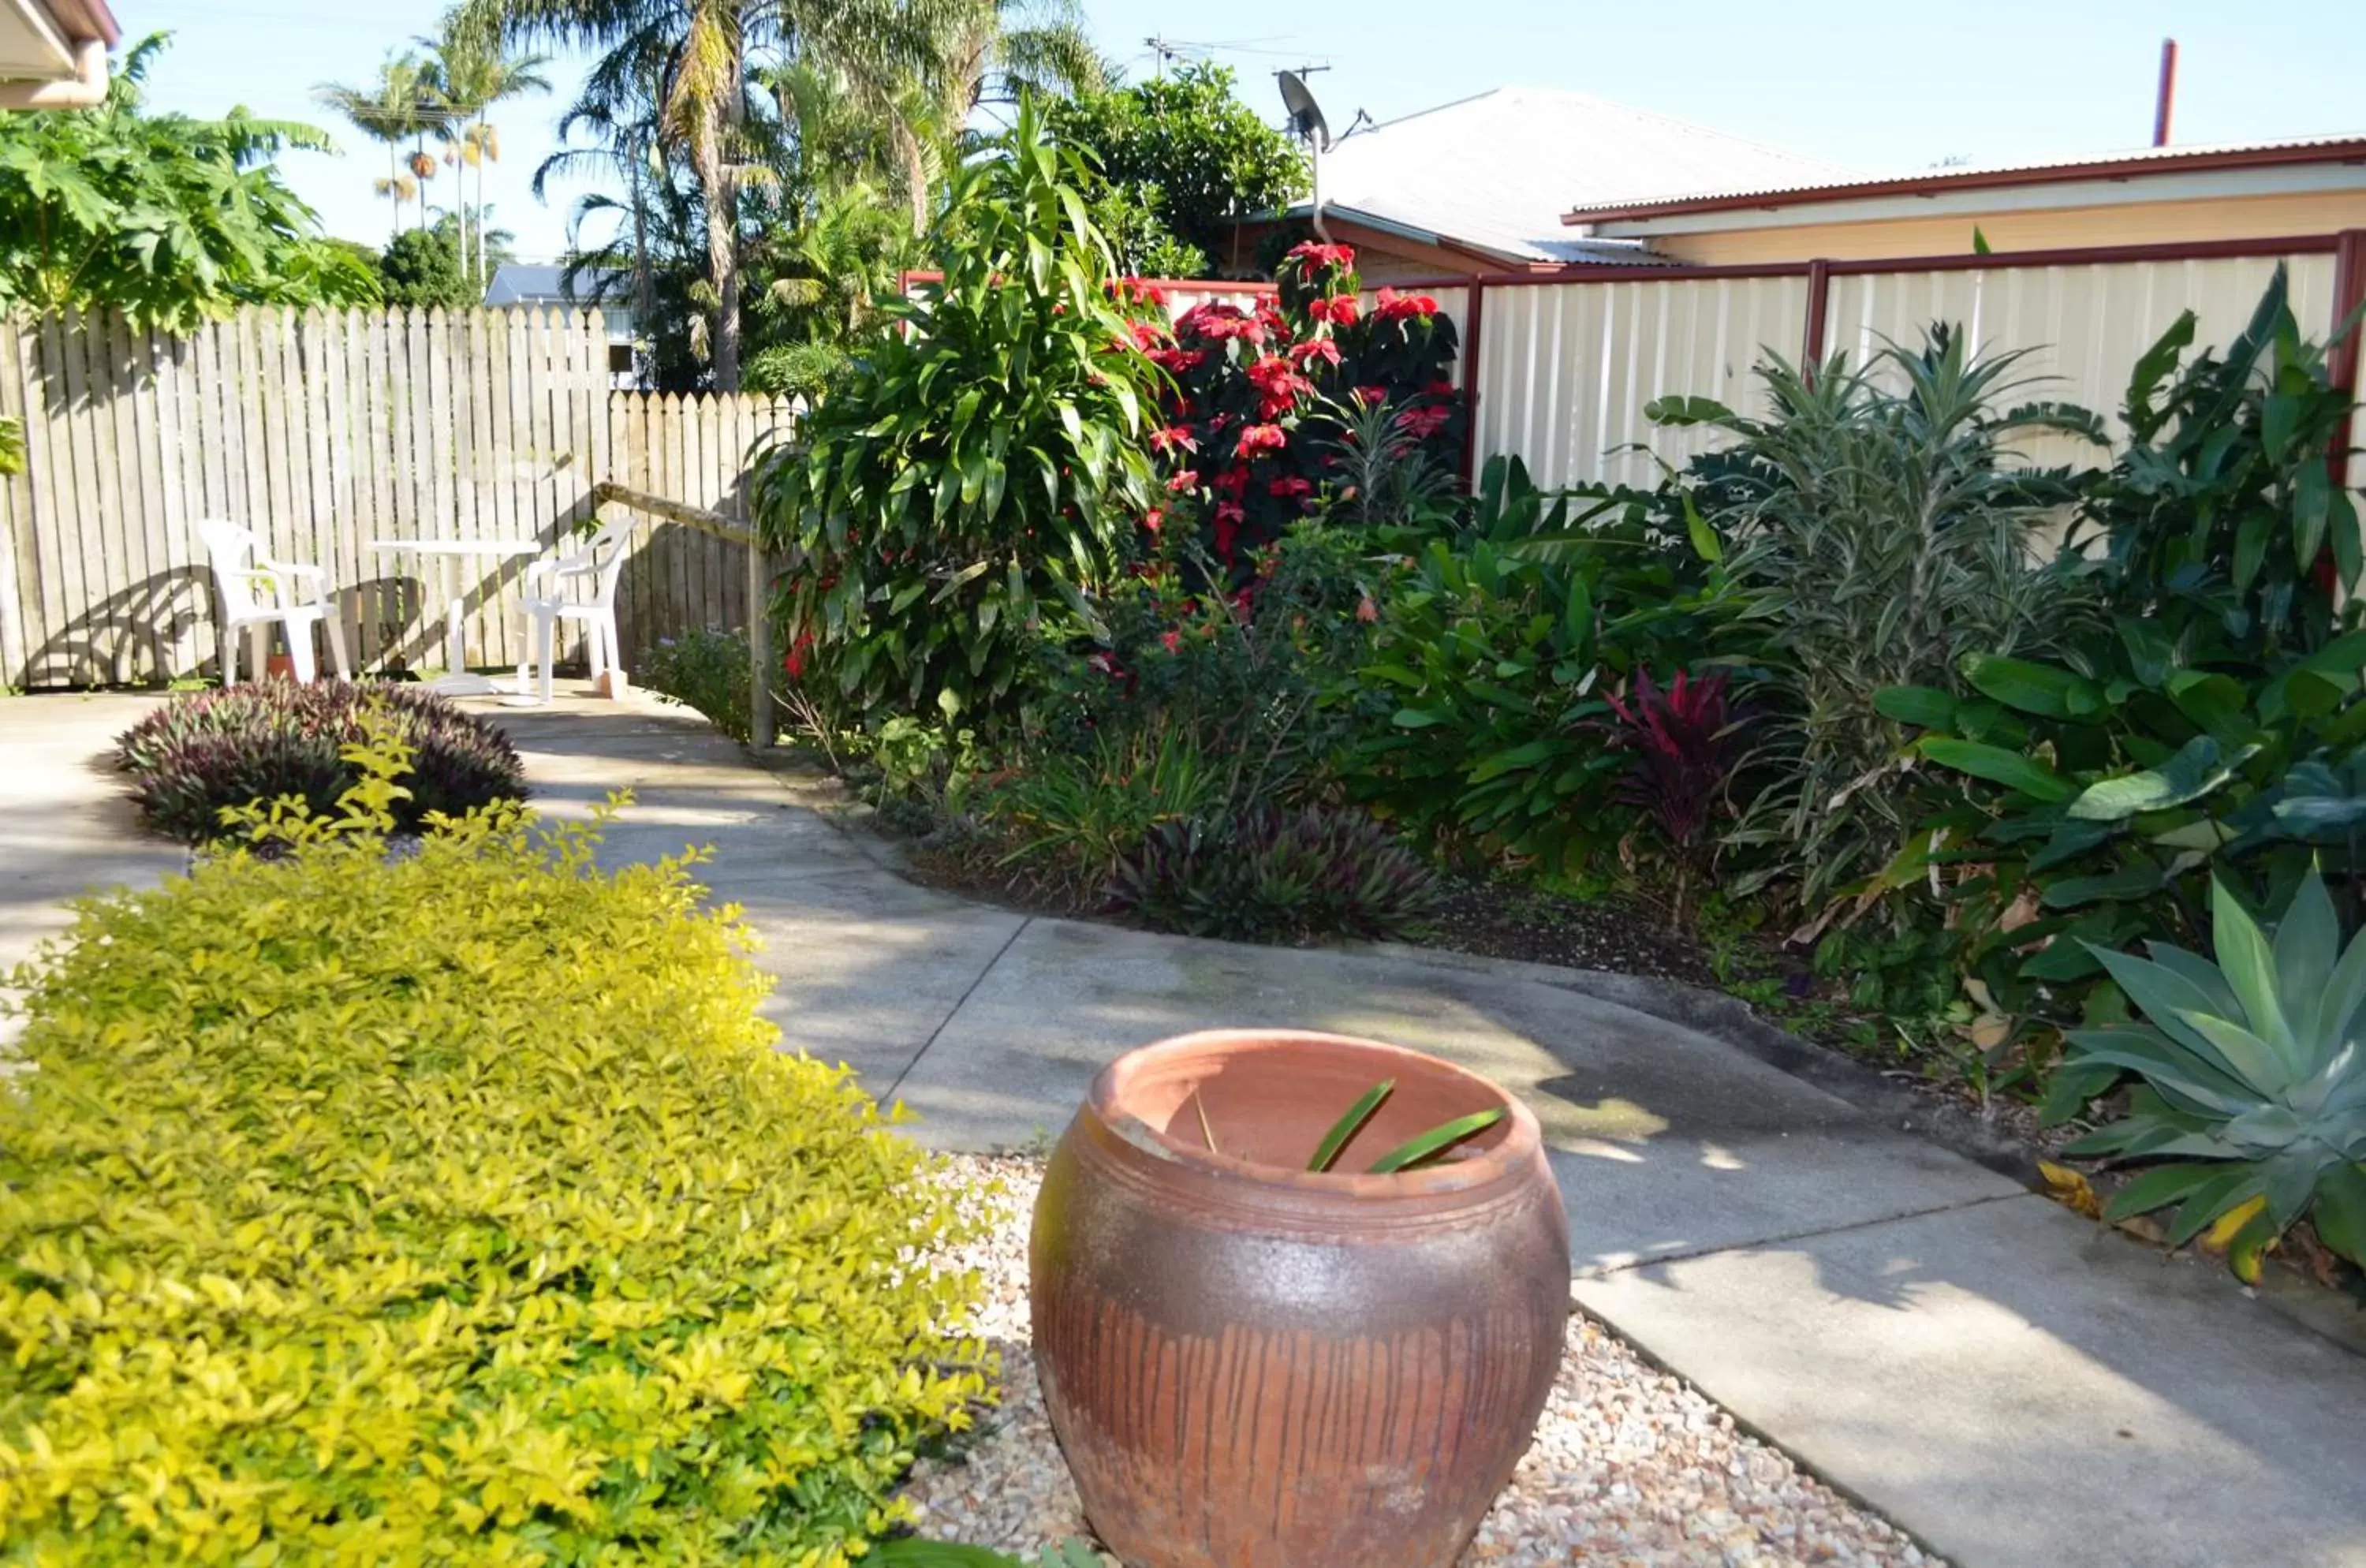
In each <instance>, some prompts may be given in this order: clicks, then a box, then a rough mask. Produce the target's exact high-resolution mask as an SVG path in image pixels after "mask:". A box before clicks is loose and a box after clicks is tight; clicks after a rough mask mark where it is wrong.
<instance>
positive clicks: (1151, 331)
mask: <svg viewBox="0 0 2366 1568" xmlns="http://www.w3.org/2000/svg"><path fill="white" fill-rule="evenodd" d="M1165 342H1166V333H1163V332H1161V331H1159V330H1158V328H1157V327H1155V326H1154V325H1152V324H1151V323H1150V322H1148V321H1136V322H1134V323H1133V346H1134V347H1136V348H1138V349H1141V350H1142V351H1143V352H1144V353H1145V354H1146V353H1148V352H1149V351H1150V350H1152V349H1154V348H1156V347H1157V346H1158V345H1159V344H1162V343H1165ZM1120 346H1123V345H1122V344H1121V345H1120Z"/></svg>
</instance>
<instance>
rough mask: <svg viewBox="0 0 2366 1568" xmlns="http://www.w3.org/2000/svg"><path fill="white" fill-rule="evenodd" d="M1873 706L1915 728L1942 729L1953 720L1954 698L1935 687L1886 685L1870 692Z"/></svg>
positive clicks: (1886, 716)
mask: <svg viewBox="0 0 2366 1568" xmlns="http://www.w3.org/2000/svg"><path fill="white" fill-rule="evenodd" d="M1873 706H1874V711H1875V712H1876V713H1878V714H1880V715H1881V716H1883V717H1884V718H1893V719H1896V720H1897V721H1898V723H1900V724H1910V725H1913V726H1914V727H1915V728H1918V729H1945V728H1948V727H1949V726H1951V725H1953V724H1954V723H1955V698H1954V697H1953V696H1952V695H1950V694H1948V693H1945V692H1943V691H1941V690H1940V689H1939V688H1938V687H1936V686H1885V687H1883V688H1882V689H1881V690H1880V691H1878V692H1876V693H1875V694H1873Z"/></svg>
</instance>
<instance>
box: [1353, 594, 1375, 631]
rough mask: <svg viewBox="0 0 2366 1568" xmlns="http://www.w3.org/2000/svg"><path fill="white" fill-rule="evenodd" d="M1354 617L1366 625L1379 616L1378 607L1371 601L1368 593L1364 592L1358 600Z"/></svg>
mask: <svg viewBox="0 0 2366 1568" xmlns="http://www.w3.org/2000/svg"><path fill="white" fill-rule="evenodd" d="M1356 618H1357V619H1358V620H1359V621H1361V622H1363V623H1364V624H1365V625H1366V626H1370V625H1371V624H1372V623H1373V622H1374V621H1377V620H1379V619H1380V606H1379V605H1378V604H1373V603H1372V596H1371V595H1370V594H1369V593H1367V594H1365V595H1364V597H1363V598H1362V599H1361V600H1360V601H1358V604H1357V605H1356Z"/></svg>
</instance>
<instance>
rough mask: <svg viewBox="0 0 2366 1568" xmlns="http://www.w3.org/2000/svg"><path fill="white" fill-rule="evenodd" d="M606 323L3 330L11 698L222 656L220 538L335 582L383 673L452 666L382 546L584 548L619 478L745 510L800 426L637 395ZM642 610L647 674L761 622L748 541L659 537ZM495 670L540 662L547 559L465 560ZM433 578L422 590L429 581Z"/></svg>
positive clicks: (5, 675)
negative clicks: (542, 565)
mask: <svg viewBox="0 0 2366 1568" xmlns="http://www.w3.org/2000/svg"><path fill="white" fill-rule="evenodd" d="M606 355H607V343H606V337H605V333H604V332H603V329H602V327H601V325H600V321H599V318H598V317H597V316H596V315H595V314H592V313H590V312H584V311H557V310H553V311H538V310H470V311H461V312H456V313H451V314H447V313H445V311H442V310H430V311H411V310H383V311H361V310H353V311H346V312H341V313H340V312H324V311H320V310H312V311H306V312H302V313H297V312H291V311H284V310H244V311H241V312H240V313H238V314H237V315H235V316H233V317H231V318H230V319H228V320H225V321H216V322H210V323H208V324H207V325H206V326H204V327H202V328H200V329H198V330H197V332H195V333H191V334H189V335H187V336H186V337H173V336H167V335H165V334H162V333H155V334H152V333H145V332H141V331H139V330H137V329H134V328H131V327H130V326H128V325H127V324H126V323H125V322H124V321H122V319H121V318H120V317H118V316H104V317H89V318H79V317H76V316H73V315H72V314H68V315H65V316H62V317H51V318H47V319H44V320H41V321H23V320H17V321H0V414H13V415H16V416H18V417H20V418H22V419H23V420H24V423H25V436H26V457H27V471H26V472H25V473H24V474H22V475H19V476H17V477H16V478H14V479H6V480H0V685H9V686H16V687H19V688H28V687H43V686H60V685H81V684H91V683H109V682H149V681H156V680H170V679H175V678H180V677H186V676H190V675H194V674H197V672H198V671H200V669H202V668H205V667H208V666H211V665H213V664H214V662H215V660H216V659H217V649H216V647H215V636H214V609H213V585H212V581H211V576H210V573H209V571H208V568H207V563H206V560H205V556H204V553H203V551H202V550H201V549H200V548H199V547H198V545H197V539H196V537H195V525H196V524H197V522H198V521H199V520H200V519H202V518H207V517H222V518H228V519H231V520H232V521H235V522H238V523H242V524H243V525H246V526H248V527H251V528H253V529H254V531H255V532H256V533H257V534H259V535H261V536H263V537H264V539H265V541H266V547H267V549H268V552H269V553H270V554H272V555H275V556H277V557H280V558H287V559H293V560H305V561H311V562H315V563H317V564H319V565H320V566H321V567H323V568H324V569H326V570H327V571H328V573H329V575H330V578H331V581H332V582H334V583H335V584H336V585H337V587H338V600H339V604H340V606H341V607H342V609H343V610H344V617H345V621H346V626H347V631H348V634H349V635H348V646H349V647H350V648H352V649H353V650H354V652H355V657H356V658H357V659H358V660H361V662H362V663H363V665H364V666H365V667H376V666H377V665H379V664H380V663H382V662H383V661H384V660H386V659H387V658H388V657H389V656H391V655H400V656H402V657H404V658H406V659H408V660H411V661H413V662H417V661H419V660H420V659H421V657H422V656H423V655H426V656H428V660H429V661H430V662H433V661H435V660H436V657H437V656H436V655H435V654H434V649H438V648H440V646H441V643H440V627H439V626H436V625H434V620H435V619H436V618H437V615H439V612H437V611H436V610H435V609H434V603H435V601H436V600H437V598H438V594H437V592H436V585H435V578H434V571H433V570H432V569H429V568H425V567H423V565H422V563H421V561H420V559H419V558H418V557H417V556H415V555H407V554H405V553H403V552H401V551H400V549H382V548H379V547H377V546H378V542H379V541H387V542H391V543H397V544H399V543H400V541H403V540H410V539H421V538H447V539H453V538H456V539H492V538H502V539H508V538H525V537H531V538H534V539H536V540H540V541H542V542H543V543H545V544H546V545H550V544H556V543H557V542H558V541H559V540H560V539H561V538H563V537H564V536H567V535H568V534H569V531H570V530H572V529H574V528H575V527H577V526H578V525H580V524H582V523H583V522H585V521H586V520H587V519H588V518H589V517H590V515H591V502H590V492H591V486H592V485H593V484H594V483H596V482H598V481H599V480H601V479H614V480H618V481H621V482H624V483H626V484H629V485H632V486H633V487H635V488H637V489H642V490H647V491H652V492H654V493H657V494H661V495H666V496H669V497H671V498H673V499H676V500H680V501H682V502H689V503H691V504H693V505H696V506H702V507H706V508H709V509H711V510H715V511H719V512H724V513H733V514H737V513H738V510H739V505H740V492H741V491H742V488H743V474H744V470H745V468H746V456H747V453H748V451H749V447H750V446H751V445H752V444H753V443H755V442H756V441H757V440H758V439H759V438H760V437H762V436H764V435H765V434H767V433H769V432H770V431H771V430H772V429H773V428H774V427H775V426H776V425H778V424H780V423H783V422H784V421H785V419H786V417H787V409H786V407H785V405H778V404H774V403H772V402H770V401H768V400H757V399H748V398H708V397H699V398H689V399H682V398H672V397H666V398H658V397H651V396H648V395H644V394H639V393H612V392H611V391H610V390H609V389H608V385H607V364H606ZM643 530H644V531H643V533H642V535H641V536H640V538H639V540H638V542H637V547H636V549H635V552H634V555H633V557H632V558H631V561H630V563H629V564H628V565H627V566H626V568H625V576H624V579H623V583H622V586H621V588H620V591H619V602H618V613H619V620H620V622H621V625H620V627H619V630H620V631H621V632H622V634H623V637H624V641H625V650H626V653H627V655H628V656H629V655H630V654H631V653H632V652H633V651H634V650H636V649H639V648H642V647H646V646H647V645H648V643H649V642H650V641H652V640H653V639H654V638H656V637H659V636H661V635H664V634H666V633H668V632H670V631H674V630H678V629H681V628H682V627H685V626H700V625H708V624H715V625H739V624H743V623H744V619H745V616H746V613H747V571H746V567H745V563H744V560H743V559H742V558H740V555H739V553H738V552H737V551H735V550H734V549H733V548H732V547H730V546H728V545H727V544H725V543H723V542H722V541H720V540H716V539H713V538H710V537H708V536H704V535H701V534H699V533H697V532H695V531H693V530H690V529H686V528H682V527H680V526H677V525H671V524H663V523H650V522H645V523H644V525H643ZM459 564H460V567H461V569H462V570H463V573H464V579H465V580H464V582H463V586H464V588H465V590H466V598H467V603H468V649H469V659H470V661H471V662H472V663H477V664H488V665H495V666H503V665H508V664H511V663H513V662H514V661H515V660H516V659H517V658H518V656H519V655H520V654H521V653H522V652H523V651H524V629H523V626H521V625H520V623H519V621H518V617H517V612H516V609H515V606H514V598H513V595H509V594H505V593H504V592H503V590H504V589H505V588H508V587H509V586H510V585H512V584H513V582H514V581H515V579H516V578H517V576H518V575H519V574H520V573H521V572H522V571H523V570H524V567H525V565H526V564H527V562H526V560H525V559H523V558H513V559H507V560H503V559H499V558H470V559H467V560H464V561H462V562H460V563H459ZM423 575H424V576H425V578H426V581H421V579H422V576H423Z"/></svg>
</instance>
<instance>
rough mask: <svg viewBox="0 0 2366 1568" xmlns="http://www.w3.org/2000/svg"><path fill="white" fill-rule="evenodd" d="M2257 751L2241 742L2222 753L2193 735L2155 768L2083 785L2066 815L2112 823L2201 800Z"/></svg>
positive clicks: (2212, 743) (2210, 740)
mask: <svg viewBox="0 0 2366 1568" xmlns="http://www.w3.org/2000/svg"><path fill="white" fill-rule="evenodd" d="M2258 750H2259V748H2258V747H2257V746H2256V745H2252V746H2245V747H2244V748H2242V749H2241V750H2238V751H2236V754H2235V755H2234V756H2233V757H2231V758H2227V757H2224V756H2223V755H2222V753H2221V751H2220V750H2219V746H2218V742H2217V740H2216V739H2214V738H2213V737H2211V736H2207V735H2197V736H2195V737H2194V738H2193V739H2191V740H2189V741H2187V742H2186V743H2185V744H2184V745H2183V746H2181V747H2180V748H2178V750H2177V754H2176V755H2175V756H2173V757H2171V758H2170V759H2169V761H2167V762H2165V763H2163V764H2162V765H2161V766H2160V767H2158V768H2150V769H2146V771H2145V772H2143V773H2129V774H2126V775H2124V776H2123V777H2120V778H2115V779H2102V780H2100V781H2098V782H2097V783H2094V784H2089V785H2088V786H2087V787H2086V788H2085V789H2084V790H2082V791H2081V792H2080V793H2079V798H2078V799H2076V800H2074V801H2072V802H2071V803H2070V815H2071V816H2073V817H2076V818H2079V819H2080V820H2082V821H2088V822H2118V821H2124V820H2125V819H2126V818H2130V817H2134V816H2136V815H2138V814H2140V813H2142V812H2146V811H2166V810H2169V808H2170V807H2178V806H2184V805H2187V804H2189V803H2191V802H2192V801H2196V800H2199V799H2201V798H2202V797H2203V795H2208V794H2210V793H2211V792H2212V791H2213V790H2215V789H2216V788H2218V787H2219V786H2220V785H2221V784H2225V782H2226V781H2227V780H2228V779H2231V778H2233V777H2234V776H2235V770H2236V768H2237V767H2240V766H2241V765H2242V764H2243V763H2244V762H2246V761H2249V760H2250V758H2251V757H2252V756H2253V755H2254V754H2255V753H2256V752H2257V751H2258Z"/></svg>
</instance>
